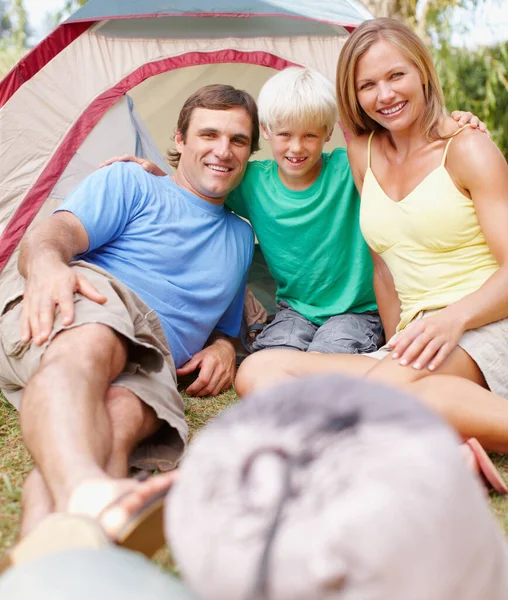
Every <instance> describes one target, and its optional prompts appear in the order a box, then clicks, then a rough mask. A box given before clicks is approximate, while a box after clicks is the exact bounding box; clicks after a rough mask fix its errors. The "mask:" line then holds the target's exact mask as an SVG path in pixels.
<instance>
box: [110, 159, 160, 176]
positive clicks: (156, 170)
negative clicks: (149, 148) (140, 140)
mask: <svg viewBox="0 0 508 600" xmlns="http://www.w3.org/2000/svg"><path fill="white" fill-rule="evenodd" d="M115 162H133V163H137V164H138V165H141V166H142V167H143V169H144V170H145V171H146V172H147V173H151V174H152V175H157V176H158V177H165V176H166V175H167V173H166V172H165V171H163V170H162V169H161V168H160V167H158V166H157V165H156V164H155V163H154V162H152V161H151V160H147V159H146V158H139V156H132V155H131V154H122V156H113V157H111V158H108V160H105V161H104V162H103V163H101V164H100V165H99V169H102V167H107V166H109V165H112V164H113V163H115Z"/></svg>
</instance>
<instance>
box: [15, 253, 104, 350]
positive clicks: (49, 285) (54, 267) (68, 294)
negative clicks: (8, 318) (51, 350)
mask: <svg viewBox="0 0 508 600" xmlns="http://www.w3.org/2000/svg"><path fill="white" fill-rule="evenodd" d="M74 292H79V293H80V294H82V295H83V296H86V297H87V298H89V299H90V300H93V301H94V302H97V303H99V304H104V303H105V302H106V300H107V298H106V297H105V296H103V295H102V294H101V293H99V292H98V291H97V290H96V289H95V287H94V286H93V285H92V284H91V283H90V282H89V281H88V279H86V277H84V276H83V275H81V274H80V273H77V272H76V271H75V270H74V269H72V268H71V267H70V266H68V265H66V264H65V263H60V262H58V261H46V262H45V264H44V266H43V267H40V266H39V265H38V266H37V268H34V269H32V270H31V271H30V273H29V274H28V277H27V282H26V286H25V293H24V301H23V312H22V314H21V340H22V341H23V342H25V343H27V342H29V341H30V339H33V341H34V343H35V344H36V345H37V346H40V345H41V344H43V343H44V342H46V341H47V339H48V338H49V335H50V333H51V330H52V328H53V323H54V320H55V310H56V307H57V306H58V307H59V308H60V311H61V313H62V323H63V325H71V324H72V322H73V321H74Z"/></svg>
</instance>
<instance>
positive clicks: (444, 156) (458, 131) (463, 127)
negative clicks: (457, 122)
mask: <svg viewBox="0 0 508 600" xmlns="http://www.w3.org/2000/svg"><path fill="white" fill-rule="evenodd" d="M466 127H471V124H470V123H466V124H465V125H463V126H462V127H461V128H460V129H457V131H456V132H455V133H452V135H451V136H450V139H449V140H448V142H447V143H446V146H445V150H444V154H443V160H442V161H441V166H442V167H444V164H445V161H446V155H447V154H448V148H449V146H450V144H451V143H452V141H453V138H454V137H455V136H456V135H457V134H458V133H460V132H461V131H464V129H465V128H466Z"/></svg>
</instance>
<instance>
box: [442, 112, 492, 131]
mask: <svg viewBox="0 0 508 600" xmlns="http://www.w3.org/2000/svg"><path fill="white" fill-rule="evenodd" d="M450 117H452V119H455V120H456V121H457V124H458V126H459V127H464V125H467V124H468V123H469V125H471V127H472V128H473V129H478V130H479V131H481V132H482V133H485V134H486V135H487V137H490V131H489V130H488V129H487V125H485V123H484V122H483V121H480V118H479V117H477V116H476V115H473V113H472V112H469V111H464V110H454V111H453V112H452V114H451V115H450Z"/></svg>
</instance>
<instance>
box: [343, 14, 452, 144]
mask: <svg viewBox="0 0 508 600" xmlns="http://www.w3.org/2000/svg"><path fill="white" fill-rule="evenodd" d="M383 40H384V41H387V42H389V43H390V44H393V46H395V47H396V48H398V49H399V50H400V51H401V52H402V54H404V56H406V57H407V58H408V59H409V60H411V61H412V62H413V63H414V64H415V66H416V68H417V69H418V71H419V72H420V76H421V78H422V84H423V94H424V97H425V104H426V106H425V109H424V110H425V114H424V116H423V133H424V135H425V136H426V137H427V139H429V140H435V139H439V138H440V137H441V136H439V134H438V133H437V125H438V121H439V119H440V118H441V117H442V116H443V115H444V114H445V104H444V97H443V90H442V89H441V84H440V83H439V78H438V76H437V73H436V68H435V67H434V64H433V62H432V58H431V57H430V54H429V51H428V50H427V48H426V47H425V45H424V43H423V42H422V40H421V39H420V38H419V37H418V36H417V35H416V34H415V33H413V32H412V31H411V29H409V27H407V25H404V24H403V23H401V22H400V21H396V20H395V19H384V18H383V19H373V20H371V21H364V22H363V23H362V24H361V25H360V26H359V27H358V28H357V29H355V31H353V33H352V34H351V35H350V36H349V38H348V39H347V40H346V43H345V44H344V46H343V47H342V50H341V53H340V56H339V62H338V65H337V98H338V100H339V113H340V121H341V124H342V126H343V127H344V128H345V129H347V130H348V131H349V132H350V133H352V134H354V135H360V134H362V133H367V132H368V131H373V130H379V129H383V128H382V127H381V125H379V123H377V122H376V121H374V120H372V119H371V118H370V117H368V116H367V114H366V113H365V111H364V110H363V109H362V107H361V106H360V103H359V102H358V98H357V94H356V67H357V65H358V61H359V60H360V58H361V57H362V56H363V55H364V54H365V53H366V52H367V50H369V48H370V47H371V46H373V45H374V44H375V43H376V42H380V41H383Z"/></svg>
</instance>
